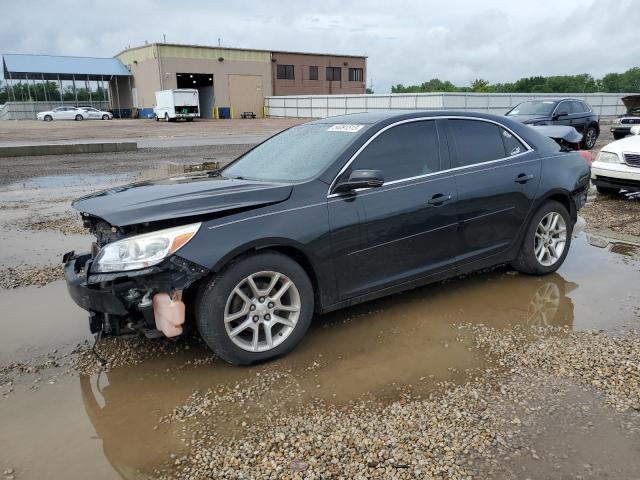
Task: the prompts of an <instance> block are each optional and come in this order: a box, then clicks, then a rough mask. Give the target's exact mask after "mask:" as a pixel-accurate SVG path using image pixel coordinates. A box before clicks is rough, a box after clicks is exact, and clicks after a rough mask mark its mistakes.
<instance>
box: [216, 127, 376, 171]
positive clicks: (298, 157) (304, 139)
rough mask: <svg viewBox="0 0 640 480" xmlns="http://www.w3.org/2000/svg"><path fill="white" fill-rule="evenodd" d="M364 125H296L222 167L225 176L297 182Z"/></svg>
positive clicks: (320, 166)
mask: <svg viewBox="0 0 640 480" xmlns="http://www.w3.org/2000/svg"><path fill="white" fill-rule="evenodd" d="M364 129H365V125H351V124H350V125H346V124H327V123H316V124H307V125H299V126H297V127H292V128H290V129H288V130H285V131H284V132H282V133H280V134H278V135H276V136H274V137H272V138H270V139H269V140H267V141H266V142H264V143H262V144H260V145H258V146H257V147H256V148H254V149H253V150H251V151H249V152H247V153H246V154H245V155H244V156H242V157H240V158H239V159H238V160H237V161H235V162H234V163H232V164H231V165H229V166H228V167H227V168H225V169H224V170H223V171H222V175H223V176H225V177H228V178H243V179H248V180H263V181H281V182H298V181H302V180H307V179H309V178H312V177H314V176H315V175H317V174H318V173H320V172H321V171H322V170H323V169H324V168H326V167H327V166H328V165H330V164H331V162H333V161H334V160H335V159H336V158H337V156H338V155H339V154H340V153H341V152H342V151H343V150H344V149H345V148H346V147H347V146H348V145H349V144H350V143H351V142H353V141H354V140H355V139H356V138H357V137H358V136H359V135H360V133H362V132H363V131H364Z"/></svg>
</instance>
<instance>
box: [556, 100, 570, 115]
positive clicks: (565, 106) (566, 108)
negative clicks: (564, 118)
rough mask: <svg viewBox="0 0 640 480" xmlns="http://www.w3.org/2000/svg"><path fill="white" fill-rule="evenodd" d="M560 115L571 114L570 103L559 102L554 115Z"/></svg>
mask: <svg viewBox="0 0 640 480" xmlns="http://www.w3.org/2000/svg"><path fill="white" fill-rule="evenodd" d="M561 113H571V103H570V102H560V103H559V104H558V107H557V108H556V110H555V112H554V114H555V115H559V114H561Z"/></svg>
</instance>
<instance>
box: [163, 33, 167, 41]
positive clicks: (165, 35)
mask: <svg viewBox="0 0 640 480" xmlns="http://www.w3.org/2000/svg"><path fill="white" fill-rule="evenodd" d="M162 43H167V34H166V33H163V34H162Z"/></svg>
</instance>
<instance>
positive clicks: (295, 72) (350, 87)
mask: <svg viewBox="0 0 640 480" xmlns="http://www.w3.org/2000/svg"><path fill="white" fill-rule="evenodd" d="M366 63H367V58H366V57H365V56H353V55H333V54H317V53H305V52H282V51H278V52H275V51H268V50H251V49H240V48H226V47H211V46H202V45H180V44H170V43H152V44H145V45H142V46H139V47H133V48H128V49H126V50H124V51H122V52H120V53H118V54H117V55H116V56H115V57H114V58H90V57H65V56H52V55H31V54H5V55H3V70H4V77H5V79H6V81H7V83H8V85H9V90H10V92H9V102H7V105H5V106H4V109H3V110H4V111H3V112H0V118H33V117H34V116H35V111H36V110H43V109H50V108H55V107H56V106H61V105H79V104H81V105H87V104H91V105H94V106H96V107H99V108H108V109H110V110H112V111H113V112H114V114H115V116H117V117H129V116H134V117H135V116H139V117H141V118H150V117H152V116H153V107H154V105H155V92H156V91H159V90H168V89H174V88H196V89H197V90H198V92H199V100H200V112H201V116H202V117H205V118H214V117H222V118H228V117H235V118H238V117H240V116H241V115H242V113H245V112H251V113H252V114H254V115H255V116H257V117H262V116H264V115H265V113H266V112H265V109H264V104H265V97H268V96H272V95H322V94H361V93H365V79H366ZM54 83H55V87H54V86H53V84H54ZM12 86H15V88H12ZM52 90H53V91H55V92H56V94H51V93H50V94H49V95H47V92H51V91H52ZM15 91H18V92H20V93H21V95H22V97H20V96H19V95H18V96H16V93H15ZM98 91H99V92H101V94H100V96H99V97H98V95H96V94H95V92H98ZM25 92H26V93H25ZM63 92H64V96H63ZM78 92H80V93H81V94H82V96H81V97H79V96H78ZM91 92H94V97H95V98H91ZM12 93H13V97H12ZM87 93H88V96H87ZM25 94H26V98H25ZM38 94H39V95H40V97H39V96H38ZM63 97H64V98H63ZM34 100H35V101H34Z"/></svg>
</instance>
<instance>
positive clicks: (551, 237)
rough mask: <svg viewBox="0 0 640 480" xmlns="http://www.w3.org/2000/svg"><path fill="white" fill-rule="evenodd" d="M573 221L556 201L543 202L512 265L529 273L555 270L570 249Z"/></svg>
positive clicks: (545, 272)
mask: <svg viewBox="0 0 640 480" xmlns="http://www.w3.org/2000/svg"><path fill="white" fill-rule="evenodd" d="M572 232H573V222H572V221H571V217H570V216H569V212H567V209H566V208H565V207H564V206H563V205H562V204H560V203H558V202H556V201H549V202H547V203H545V204H544V205H543V206H542V207H541V208H540V209H539V210H538V211H537V212H536V213H535V214H534V215H533V218H532V219H531V223H530V224H529V226H528V227H527V231H526V232H525V237H524V241H523V243H522V247H521V249H520V254H519V255H518V258H517V259H516V260H515V261H514V262H513V263H512V266H513V267H514V268H515V269H516V270H519V271H521V272H523V273H528V274H530V275H544V274H547V273H552V272H555V271H556V270H557V269H558V268H560V265H562V263H563V262H564V259H565V258H566V256H567V253H568V252H569V247H570V245H571V233H572Z"/></svg>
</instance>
